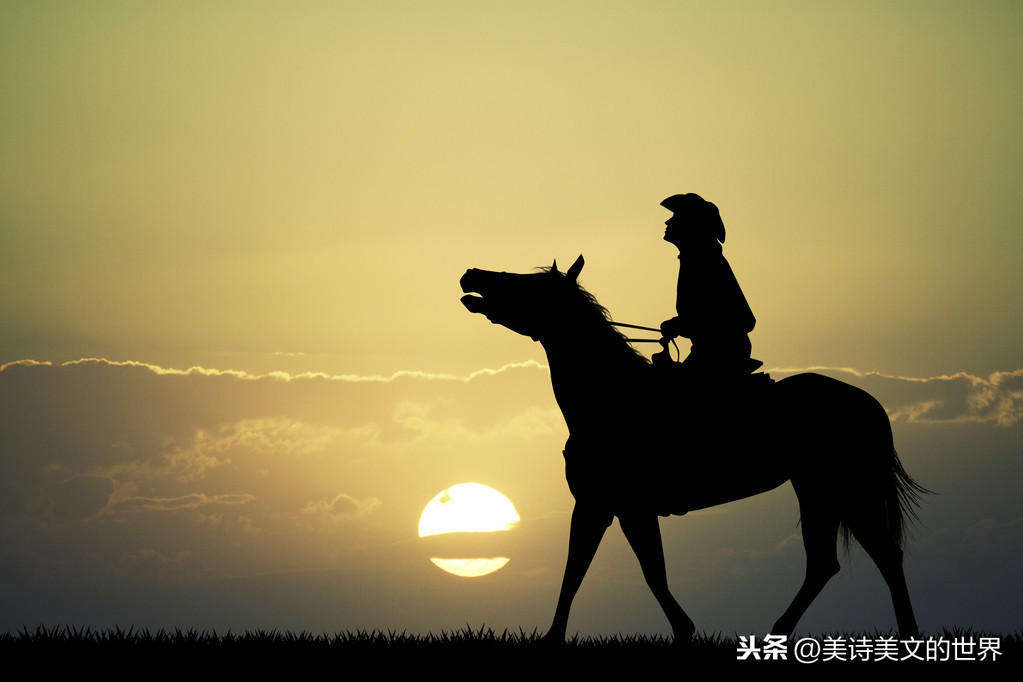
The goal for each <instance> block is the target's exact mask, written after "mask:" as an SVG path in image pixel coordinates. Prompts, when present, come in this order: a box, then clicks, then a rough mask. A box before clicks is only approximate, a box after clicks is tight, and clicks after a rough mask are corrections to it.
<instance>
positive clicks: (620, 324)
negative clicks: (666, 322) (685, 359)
mask: <svg viewBox="0 0 1023 682" xmlns="http://www.w3.org/2000/svg"><path fill="white" fill-rule="evenodd" d="M609 322H610V324H611V326H612V327H626V328H628V329H639V330H640V331H644V332H656V333H658V334H660V333H661V330H660V329H654V328H653V327H643V326H640V325H638V324H626V323H624V322H614V321H613V320H610V321H609ZM625 340H626V341H628V342H629V343H659V344H661V348H663V349H664V350H665V351H667V350H668V340H667V339H666V338H664V337H663V336H662V337H661V338H659V339H630V338H628V337H626V339H625ZM671 345H673V346H675V355H676V356H678V357H679V358H681V357H682V352H681V351H680V350H679V349H678V344H677V343H675V339H672V340H671ZM669 357H671V356H669Z"/></svg>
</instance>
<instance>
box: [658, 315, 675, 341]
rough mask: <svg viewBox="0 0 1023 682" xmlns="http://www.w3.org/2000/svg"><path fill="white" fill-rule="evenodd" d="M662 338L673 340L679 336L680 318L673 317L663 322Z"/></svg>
mask: <svg viewBox="0 0 1023 682" xmlns="http://www.w3.org/2000/svg"><path fill="white" fill-rule="evenodd" d="M661 336H663V337H664V338H666V339H673V338H675V337H676V336H678V318H677V317H673V318H671V319H670V320H665V321H664V322H661Z"/></svg>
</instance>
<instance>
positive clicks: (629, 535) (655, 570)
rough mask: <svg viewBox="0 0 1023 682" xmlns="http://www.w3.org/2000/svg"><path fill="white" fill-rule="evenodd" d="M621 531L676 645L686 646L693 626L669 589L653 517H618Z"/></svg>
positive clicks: (655, 519) (658, 527) (655, 521)
mask: <svg viewBox="0 0 1023 682" xmlns="http://www.w3.org/2000/svg"><path fill="white" fill-rule="evenodd" d="M618 521H619V523H621V525H622V532H624V533H625V538H626V539H627V540H628V541H629V544H630V545H631V546H632V551H634V552H635V553H636V558H637V559H639V565H640V567H641V568H642V569H643V577H644V578H645V579H646V584H647V586H648V587H649V588H650V591H651V592H653V593H654V597H655V598H656V599H657V603H658V604H660V605H661V609H663V610H664V615H665V616H667V617H668V622H669V623H670V624H671V631H672V634H673V635H674V637H675V643H676V644H680V645H684V644H688V643H689V641H690V638H691V637H692V636H693V633H694V632H696V626H695V625H694V624H693V621H692V619H691V618H689V616H688V615H687V614H686V612H685V611H683V610H682V607H681V606H679V603H678V602H677V601H676V600H675V597H673V596H672V594H671V591H670V590H669V589H668V576H667V574H666V573H665V569H664V546H663V545H662V544H661V528H660V526H659V525H658V521H657V515H656V514H619V515H618Z"/></svg>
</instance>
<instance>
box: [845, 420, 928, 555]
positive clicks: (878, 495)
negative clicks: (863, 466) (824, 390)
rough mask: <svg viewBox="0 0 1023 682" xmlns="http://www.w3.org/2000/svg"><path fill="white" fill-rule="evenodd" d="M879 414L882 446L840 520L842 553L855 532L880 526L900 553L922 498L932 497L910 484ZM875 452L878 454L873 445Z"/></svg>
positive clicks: (917, 486)
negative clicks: (852, 502)
mask: <svg viewBox="0 0 1023 682" xmlns="http://www.w3.org/2000/svg"><path fill="white" fill-rule="evenodd" d="M878 407H879V408H880V405H878ZM880 412H881V415H883V422H882V420H881V419H880V418H879V419H878V430H879V431H881V432H882V433H883V434H884V435H883V436H882V438H881V439H879V440H882V442H883V443H884V444H885V445H883V446H882V447H881V448H880V451H881V453H882V454H881V457H880V458H879V460H874V461H873V462H872V466H869V465H868V467H867V470H866V471H865V472H864V474H865V476H864V478H863V479H861V481H860V484H859V486H858V489H857V490H856V491H855V493H854V494H855V495H856V497H858V498H859V500H858V501H857V502H856V503H854V504H850V505H849V506H848V507H847V513H846V514H843V515H842V516H843V518H841V519H840V522H839V528H840V532H841V536H842V545H843V547H844V548H845V549H848V547H849V540H850V538H851V537H854V536H855V535H856V532H857V531H858V530H860V529H863V530H866V528H867V527H870V528H877V525H876V524H878V523H880V524H881V526H882V528H880V529H878V530H879V531H881V532H883V535H884V536H885V537H886V538H887V540H888V541H890V542H891V543H894V545H895V546H896V547H898V548H899V549H902V548H903V547H904V546H905V543H906V540H907V539H908V537H909V535H910V531H911V528H912V526H913V524H914V523H918V522H919V520H920V519H919V516H918V515H917V510H918V509H919V508H920V504H921V502H923V497H924V495H931V494H933V491H931V490H928V489H927V488H925V487H924V486H922V485H920V484H919V483H917V482H916V481H915V480H913V477H912V476H910V475H909V474H908V473H907V472H906V469H905V468H904V467H903V466H902V460H900V459H899V454H898V453H897V452H896V451H895V442H894V438H893V437H892V427H891V422H890V421H889V420H888V415H887V414H886V413H885V412H884V411H883V409H881V411H880ZM882 423H883V427H882V426H881V424H882ZM874 448H875V450H874V451H875V452H877V446H876V443H875V445H874ZM868 532H869V531H868Z"/></svg>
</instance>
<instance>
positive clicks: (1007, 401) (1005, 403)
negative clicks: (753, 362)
mask: <svg viewBox="0 0 1023 682" xmlns="http://www.w3.org/2000/svg"><path fill="white" fill-rule="evenodd" d="M798 371H817V372H821V373H823V374H828V375H831V376H834V377H836V378H838V379H842V380H845V381H848V382H849V383H853V384H855V385H857V386H860V387H861V388H863V389H864V390H866V391H868V392H869V393H871V394H872V395H873V396H874V397H876V398H877V399H878V400H879V401H880V402H881V404H882V405H884V406H885V409H886V410H887V411H888V415H889V417H890V418H891V419H892V421H905V422H907V423H925V424H939V423H979V424H990V425H994V426H999V427H1008V426H1012V425H1013V424H1016V423H1017V422H1019V421H1020V420H1021V419H1023V369H1017V370H1013V371H1004V372H995V373H993V374H991V375H990V376H988V377H979V376H975V375H972V374H967V373H965V372H959V373H957V374H951V375H945V376H936V377H929V378H917V377H904V376H893V375H887V374H881V373H879V372H861V371H858V370H855V369H851V368H847V367H845V368H834V367H811V368H807V369H805V370H793V369H785V370H772V372H775V373H777V374H779V375H780V374H790V373H796V372H798Z"/></svg>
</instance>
